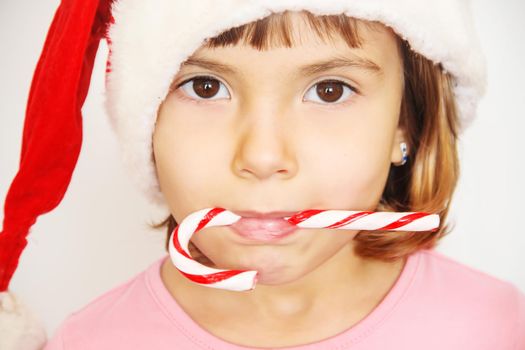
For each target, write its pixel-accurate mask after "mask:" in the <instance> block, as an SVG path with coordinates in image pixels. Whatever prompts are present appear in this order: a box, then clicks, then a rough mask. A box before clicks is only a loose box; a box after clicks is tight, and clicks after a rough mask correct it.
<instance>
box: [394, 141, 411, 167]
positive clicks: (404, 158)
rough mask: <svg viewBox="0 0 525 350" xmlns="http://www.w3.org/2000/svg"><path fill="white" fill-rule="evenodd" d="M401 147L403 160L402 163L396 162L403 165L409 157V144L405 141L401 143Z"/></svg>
mask: <svg viewBox="0 0 525 350" xmlns="http://www.w3.org/2000/svg"><path fill="white" fill-rule="evenodd" d="M399 147H400V148H401V153H402V154H403V159H402V160H401V163H399V164H396V165H398V166H401V165H404V164H405V163H406V162H407V159H408V152H407V144H406V143H405V142H401V143H400V144H399Z"/></svg>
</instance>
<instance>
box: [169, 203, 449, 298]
mask: <svg viewBox="0 0 525 350" xmlns="http://www.w3.org/2000/svg"><path fill="white" fill-rule="evenodd" d="M240 218H241V216H239V215H237V214H234V213H232V212H231V211H229V210H226V209H224V208H206V209H201V210H198V211H195V212H193V213H191V214H189V215H188V216H187V217H186V218H184V220H183V221H182V222H181V223H180V224H179V225H178V226H177V227H176V228H175V229H174V230H173V233H172V234H171V237H170V244H169V254H170V257H171V261H172V262H173V265H175V267H176V268H177V269H178V270H179V271H180V272H181V273H182V275H184V276H185V277H187V278H188V279H189V280H191V281H193V282H195V283H198V284H200V285H203V286H206V287H212V288H218V289H226V290H232V291H246V290H251V289H254V288H255V284H256V283H257V271H250V270H221V269H215V268H211V267H207V266H204V265H202V264H200V263H198V262H197V261H195V260H194V259H193V258H192V257H191V256H190V252H189V250H188V244H189V242H190V239H191V237H192V236H193V235H194V234H195V233H197V232H198V231H200V230H202V229H203V228H205V227H213V226H228V225H232V224H233V223H235V222H237V221H238V220H239V219H240ZM285 219H286V220H288V222H290V223H292V224H294V225H297V226H298V227H301V228H330V229H346V230H373V231H376V230H379V231H436V230H437V229H438V227H439V215H437V214H428V213H420V212H408V213H396V212H371V211H348V210H318V209H311V210H304V211H301V212H298V213H296V214H295V215H293V216H291V217H286V218H285Z"/></svg>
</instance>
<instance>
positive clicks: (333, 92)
mask: <svg viewBox="0 0 525 350" xmlns="http://www.w3.org/2000/svg"><path fill="white" fill-rule="evenodd" d="M354 91H355V89H354V88H352V87H351V86H350V85H348V84H346V83H344V82H342V81H339V80H324V81H322V82H319V83H317V84H315V85H314V86H312V88H311V89H309V90H308V91H307V93H306V95H305V97H310V98H313V99H314V100H318V101H319V100H320V102H324V103H325V104H336V103H334V102H337V101H339V100H341V99H342V98H343V97H346V96H348V95H349V94H351V93H352V92H354ZM312 95H313V96H312Z"/></svg>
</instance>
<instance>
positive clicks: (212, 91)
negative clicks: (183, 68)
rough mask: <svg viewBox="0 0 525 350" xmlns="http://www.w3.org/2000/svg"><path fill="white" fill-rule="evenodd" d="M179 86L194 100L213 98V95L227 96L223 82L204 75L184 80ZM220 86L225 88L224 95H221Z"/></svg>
mask: <svg viewBox="0 0 525 350" xmlns="http://www.w3.org/2000/svg"><path fill="white" fill-rule="evenodd" d="M179 87H180V88H181V89H182V90H184V92H185V93H186V94H187V95H189V96H190V97H192V98H194V99H195V100H203V99H205V100H213V99H212V98H213V97H215V96H218V97H226V98H229V97H230V95H229V94H228V92H227V91H228V90H227V89H226V87H224V84H223V83H221V82H220V81H219V80H217V79H215V78H212V77H206V76H198V77H195V78H192V79H189V80H186V81H185V82H183V83H182V84H180V85H179ZM221 87H222V90H226V96H224V93H223V95H222V96H221V94H220V93H221V91H222V90H221Z"/></svg>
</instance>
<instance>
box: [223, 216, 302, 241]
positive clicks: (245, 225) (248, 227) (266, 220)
mask: <svg viewBox="0 0 525 350" xmlns="http://www.w3.org/2000/svg"><path fill="white" fill-rule="evenodd" d="M234 213H235V214H237V215H239V216H242V217H241V218H240V219H239V220H238V221H237V222H235V223H234V224H233V225H231V226H230V227H231V228H232V229H233V231H234V232H235V233H237V234H238V235H239V236H241V237H243V238H245V239H248V240H251V241H257V242H274V241H278V240H280V239H283V238H284V237H288V236H290V235H292V234H293V233H294V232H296V231H297V230H298V227H297V226H296V225H293V224H291V223H289V222H288V220H286V219H285V218H286V217H291V216H293V215H294V214H296V213H297V211H293V212H291V211H289V212H285V211H280V212H269V213H261V212H255V211H235V212H234Z"/></svg>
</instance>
